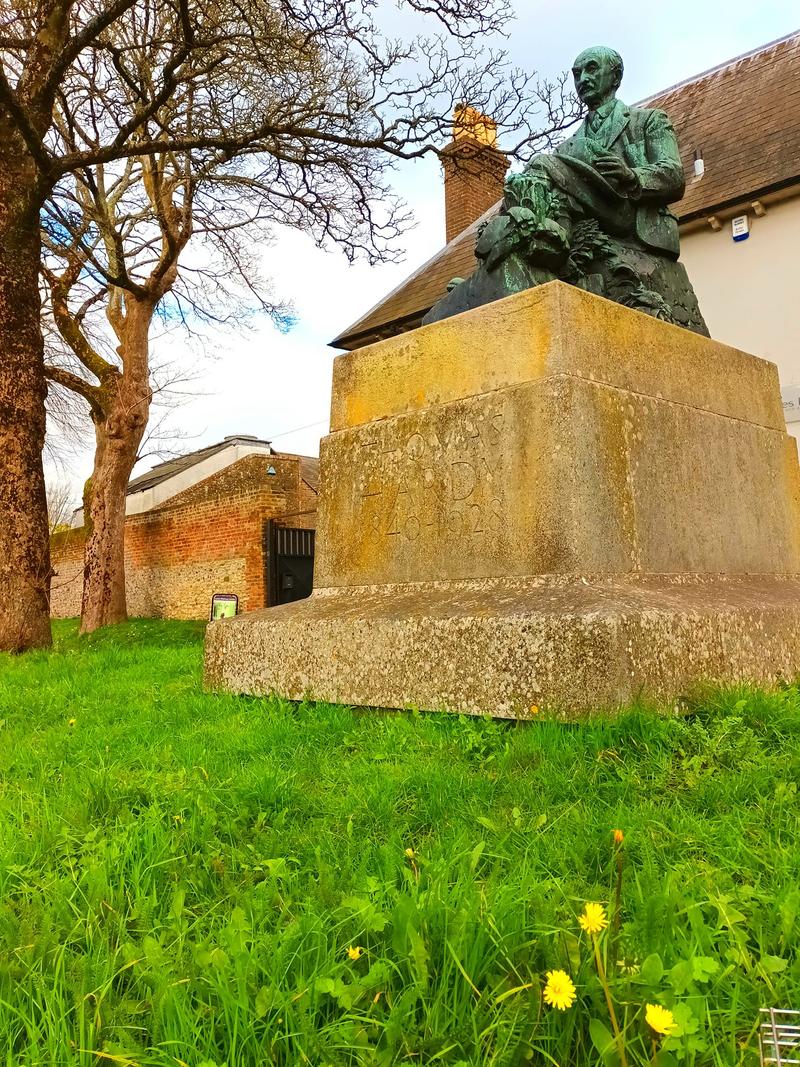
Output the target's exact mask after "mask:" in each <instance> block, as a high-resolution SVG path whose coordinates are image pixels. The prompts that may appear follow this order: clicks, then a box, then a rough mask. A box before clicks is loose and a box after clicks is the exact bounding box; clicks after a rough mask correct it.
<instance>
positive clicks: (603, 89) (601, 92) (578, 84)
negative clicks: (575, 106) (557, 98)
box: [572, 45, 624, 109]
mask: <svg viewBox="0 0 800 1067" xmlns="http://www.w3.org/2000/svg"><path fill="white" fill-rule="evenodd" d="M623 70H624V67H623V65H622V56H621V55H620V54H619V52H615V51H614V49H613V48H605V47H604V46H603V45H597V46H596V47H594V48H587V49H586V51H584V52H581V54H580V55H579V56H578V58H577V59H576V60H575V62H574V63H573V64H572V77H573V78H574V79H575V91H576V92H577V94H578V97H579V98H580V101H581V103H582V104H586V106H587V107H588V108H591V109H594V108H596V107H599V106H600V104H602V103H604V102H605V101H606V100H608V99H610V98H611V97H613V96H614V94H615V93H616V91H617V89H619V87H620V83H621V82H622V73H623Z"/></svg>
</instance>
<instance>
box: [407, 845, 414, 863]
mask: <svg viewBox="0 0 800 1067" xmlns="http://www.w3.org/2000/svg"><path fill="white" fill-rule="evenodd" d="M406 855H407V856H408V858H409V859H410V860H413V858H414V856H415V855H416V853H415V852H414V849H413V848H407V849H406Z"/></svg>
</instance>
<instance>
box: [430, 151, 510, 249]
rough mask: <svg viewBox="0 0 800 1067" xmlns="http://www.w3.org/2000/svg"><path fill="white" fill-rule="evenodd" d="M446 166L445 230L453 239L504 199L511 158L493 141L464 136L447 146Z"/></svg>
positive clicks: (445, 154) (444, 163)
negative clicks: (470, 138) (504, 187)
mask: <svg viewBox="0 0 800 1067" xmlns="http://www.w3.org/2000/svg"><path fill="white" fill-rule="evenodd" d="M442 166H443V168H444V213H445V232H446V239H447V241H448V242H450V241H452V240H453V238H454V237H457V236H458V235H459V234H460V233H462V232H463V231H464V230H466V228H467V226H471V225H472V223H473V222H475V220H476V219H479V218H480V217H481V215H482V214H483V213H484V212H485V211H488V210H489V208H490V207H492V205H493V204H496V203H497V201H498V200H500V198H501V197H502V195H503V182H504V181H505V176H506V171H507V170H508V159H507V158H506V157H505V156H504V155H503V153H502V152H500V151H498V150H497V149H496V148H493V147H492V146H491V145H486V144H480V143H479V142H477V141H471V140H469V139H468V138H461V139H460V140H458V141H453V142H452V143H451V144H450V145H448V147H447V148H446V149H445V150H444V152H443V154H442Z"/></svg>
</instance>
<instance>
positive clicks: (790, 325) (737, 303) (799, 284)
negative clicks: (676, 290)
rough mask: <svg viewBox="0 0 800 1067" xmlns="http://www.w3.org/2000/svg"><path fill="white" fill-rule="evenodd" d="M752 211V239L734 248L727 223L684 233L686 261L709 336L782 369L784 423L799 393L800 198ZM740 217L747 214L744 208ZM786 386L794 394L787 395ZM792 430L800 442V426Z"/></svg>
mask: <svg viewBox="0 0 800 1067" xmlns="http://www.w3.org/2000/svg"><path fill="white" fill-rule="evenodd" d="M766 206H767V214H766V215H764V216H763V217H762V218H757V217H756V216H755V215H754V214H753V212H752V211H750V212H749V213H748V214H749V219H750V236H749V237H748V239H747V240H746V241H740V242H735V241H734V240H733V238H732V236H731V221H730V218H726V219H725V220H724V221H723V223H722V229H721V230H720V231H719V232H717V233H715V232H714V231H713V230H712V229H711V227H710V226H708V225H707V224H706V225H704V226H703V228H702V229H698V230H693V231H692V232H689V233H682V234H681V258H682V259H683V262H684V263H685V264H686V269H687V271H688V272H689V277H690V278H691V280H692V283H693V285H694V288H695V292H696V293H697V297H698V300H699V301H700V309H701V311H702V312H703V315H704V316H705V320H706V322H707V323H708V328H709V330H710V331H711V336H712V337H714V338H716V339H717V340H719V341H724V342H725V343H726V344H730V345H734V346H735V347H736V348H742V349H744V350H745V351H746V352H752V353H753V354H754V355H756V356H762V357H763V358H764V359H769V360H772V362H773V363H776V364H777V365H778V373H779V375H780V379H781V386H782V387H783V389H784V408H785V410H786V411H787V417H788V418H789V419H790V420H794V419H796V418H798V417H800V402H798V401H797V400H796V401H795V403H794V404H793V405H789V404H788V402H787V401H788V398H789V397H790V396H797V394H798V391H797V390H792V389H791V388H790V387H791V386H800V196H795V197H794V198H793V199H791V200H783V201H781V202H778V203H772V204H767V205H766ZM738 213H740V214H744V209H742V210H741V212H738ZM787 387H789V388H787ZM788 429H789V431H790V433H792V435H793V436H795V437H798V438H800V421H789V423H788Z"/></svg>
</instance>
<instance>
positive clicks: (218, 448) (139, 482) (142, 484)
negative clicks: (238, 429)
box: [127, 437, 270, 496]
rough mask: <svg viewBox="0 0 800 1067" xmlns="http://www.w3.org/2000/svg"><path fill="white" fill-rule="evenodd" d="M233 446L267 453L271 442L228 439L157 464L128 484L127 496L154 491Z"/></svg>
mask: <svg viewBox="0 0 800 1067" xmlns="http://www.w3.org/2000/svg"><path fill="white" fill-rule="evenodd" d="M232 445H264V446H265V451H266V449H268V448H269V447H270V443H269V441H260V440H259V439H258V438H257V437H226V438H225V440H224V441H219V442H218V443H217V444H215V445H207V446H206V447H205V448H199V449H198V450H197V451H196V452H187V453H186V455H185V456H176V457H175V458H174V459H168V460H166V461H165V462H164V463H157V464H156V465H155V467H153V469H152V470H149V471H145V473H144V474H140V475H139V476H138V478H133V479H132V480H131V481H130V482H128V489H127V495H128V496H130V495H131V493H141V492H143V491H144V490H145V489H152V488H153V486H154V485H160V484H161V482H165V481H166V480H167V479H168V478H172V477H174V476H175V475H176V474H180V473H181V471H185V470H188V469H189V468H190V467H194V466H195V465H196V464H197V463H202V462H203V460H204V459H208V458H209V457H210V456H215V455H216V454H217V453H218V452H222V451H223V450H224V449H226V448H230V447H231V446H232Z"/></svg>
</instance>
